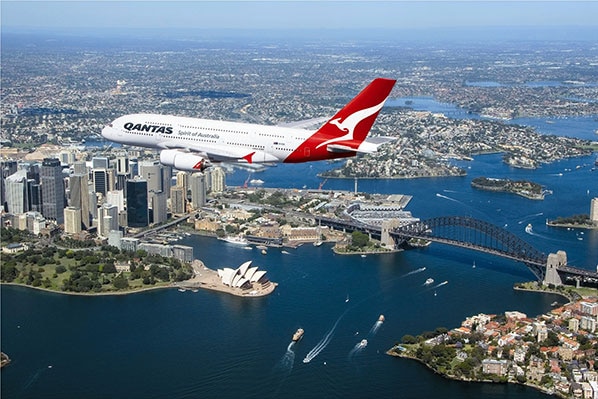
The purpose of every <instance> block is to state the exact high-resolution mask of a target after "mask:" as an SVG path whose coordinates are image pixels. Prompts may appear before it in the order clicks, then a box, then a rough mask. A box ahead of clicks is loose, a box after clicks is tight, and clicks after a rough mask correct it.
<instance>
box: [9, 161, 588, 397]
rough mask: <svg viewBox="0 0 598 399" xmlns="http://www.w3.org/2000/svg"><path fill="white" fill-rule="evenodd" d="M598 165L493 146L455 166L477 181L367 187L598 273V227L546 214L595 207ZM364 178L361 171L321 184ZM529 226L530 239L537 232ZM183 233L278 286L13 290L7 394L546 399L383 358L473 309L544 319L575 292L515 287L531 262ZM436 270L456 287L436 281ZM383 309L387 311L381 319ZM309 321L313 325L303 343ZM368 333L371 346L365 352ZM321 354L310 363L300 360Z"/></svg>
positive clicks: (285, 174)
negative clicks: (524, 161)
mask: <svg viewBox="0 0 598 399" xmlns="http://www.w3.org/2000/svg"><path fill="white" fill-rule="evenodd" d="M593 161H594V157H583V158H576V159H570V160H564V161H560V162H556V163H554V164H550V165H545V166H543V167H542V168H540V169H538V170H521V169H513V168H510V167H508V166H507V165H505V164H503V163H502V162H501V156H500V155H498V154H496V155H485V156H479V157H476V158H475V159H474V160H473V161H471V162H459V163H458V164H459V165H460V166H462V167H464V168H466V169H467V170H468V175H467V176H466V177H454V178H436V179H417V180H361V181H358V190H359V191H360V192H370V193H383V194H384V193H387V194H391V193H392V194H396V193H400V194H409V195H412V196H413V200H412V201H411V203H410V204H409V206H408V208H407V209H408V210H410V211H411V212H412V213H413V215H414V216H416V217H419V218H422V219H425V218H429V217H433V216H439V215H469V216H473V217H476V218H480V219H484V220H486V221H489V222H491V223H493V224H496V225H499V226H502V227H505V228H506V229H508V230H509V231H511V232H513V233H514V234H517V235H519V236H520V237H522V238H524V239H525V240H526V241H528V242H529V243H530V244H532V245H534V246H536V247H537V248H538V249H540V250H542V251H544V252H554V251H557V250H559V249H562V250H565V251H567V254H568V257H569V263H570V264H572V265H575V266H577V267H584V268H588V269H594V268H595V267H596V264H598V231H596V230H594V231H588V230H586V231H582V230H567V229H557V228H549V227H547V226H546V225H545V220H546V218H554V217H556V216H569V215H573V214H579V213H589V206H590V200H591V198H592V197H596V196H598V184H597V182H598V171H593V170H592V164H593ZM331 167H334V164H329V163H325V162H320V163H311V164H298V165H281V166H278V167H273V168H269V169H267V170H266V171H264V172H261V173H255V174H254V175H253V177H254V178H260V179H262V180H264V181H265V183H264V185H265V186H266V187H285V188H295V189H297V190H301V189H303V188H304V187H305V188H311V189H313V188H317V187H318V186H319V185H320V183H322V181H323V179H321V178H318V177H317V173H319V172H321V171H323V170H326V169H328V168H331ZM476 176H490V177H510V178H513V179H531V180H533V181H536V182H538V183H540V184H543V185H545V186H546V188H547V189H550V190H553V192H554V194H552V195H549V196H547V197H546V199H545V200H544V201H531V200H526V199H524V198H521V197H518V196H515V195H509V194H504V193H490V192H485V191H478V190H473V189H472V188H471V187H470V182H471V179H473V178H474V177H476ZM247 177H248V172H247V171H236V172H235V173H233V174H232V175H229V176H227V183H228V184H229V185H242V184H243V182H244V181H245V180H246V179H247ZM353 188H354V182H353V180H335V179H329V180H327V181H326V182H325V183H324V185H323V189H332V190H339V189H342V190H353ZM528 223H532V225H533V234H527V233H525V230H524V229H525V226H526V225H527V224H528ZM582 233H583V234H582ZM180 243H182V244H186V245H192V246H193V247H194V248H195V255H196V257H197V258H199V259H201V260H203V261H204V262H205V263H206V265H207V266H208V267H210V268H214V269H215V268H219V267H225V266H228V267H235V266H238V265H239V264H241V263H242V262H244V261H246V260H253V262H254V264H255V265H257V266H259V267H260V268H261V269H264V270H267V275H268V276H269V278H270V279H271V280H272V281H274V282H277V283H278V284H279V286H278V287H277V288H276V290H275V291H274V293H273V294H272V295H270V296H268V297H265V298H251V299H249V298H237V297H233V296H229V295H226V294H222V293H217V292H210V291H202V290H200V291H199V292H197V293H193V292H190V291H187V292H184V293H181V292H178V291H177V290H176V289H164V290H156V291H151V292H144V293H139V294H134V295H127V296H109V297H76V296H67V295H60V294H56V293H47V292H39V291H34V290H31V289H28V288H23V287H13V286H3V287H2V290H1V300H2V302H1V306H2V309H1V310H2V325H1V329H2V330H1V333H2V350H3V351H5V352H7V353H8V354H9V355H10V356H11V358H12V359H13V362H12V363H11V364H10V366H8V367H7V368H5V369H4V370H3V371H2V387H1V394H2V398H3V399H4V398H107V397H109V398H165V397H168V398H240V397H241V398H323V397H324V398H327V397H343V398H364V397H381V398H386V397H402V398H427V397H438V396H439V395H441V397H443V398H480V397H484V398H525V399H530V398H541V397H545V396H544V395H542V394H541V393H539V392H537V391H535V390H533V389H529V388H525V387H520V386H512V385H492V384H468V383H461V382H455V381H449V380H445V379H443V378H441V377H439V376H437V375H435V374H433V373H432V372H430V371H429V370H428V369H426V368H425V367H423V366H422V365H420V364H418V363H416V362H413V361H409V360H405V359H396V358H392V357H390V356H387V355H385V354H384V352H385V351H386V350H387V349H389V348H390V347H391V346H392V345H393V344H394V343H395V342H397V341H398V340H400V339H401V337H402V336H403V335H405V334H411V335H417V334H419V333H421V332H423V331H426V330H433V329H435V328H436V327H439V326H444V327H454V326H457V325H459V324H460V322H461V321H462V320H463V319H464V318H465V317H467V316H469V315H472V314H477V313H479V312H485V313H501V312H504V311H506V310H520V311H523V312H525V313H527V314H529V315H530V316H534V315H537V314H540V313H543V312H545V311H547V310H548V309H550V304H551V303H552V302H553V301H555V300H560V301H562V299H561V298H559V297H557V296H554V295H548V294H534V293H527V292H518V291H514V290H513V289H512V286H513V284H514V283H515V282H519V281H528V280H532V279H533V278H534V276H533V275H532V273H531V272H530V271H529V270H528V269H527V268H526V267H525V266H524V265H522V264H519V263H515V262H512V261H509V260H505V259H502V258H498V257H493V256H490V255H485V254H480V253H477V252H472V251H468V250H465V249H458V248H453V247H448V246H443V245H439V244H433V245H431V246H430V247H428V248H426V249H422V250H413V251H406V252H400V253H394V254H388V255H376V256H374V255H368V256H367V257H365V258H362V257H359V256H339V255H335V254H334V253H333V252H332V251H331V250H330V246H328V245H323V246H321V247H313V246H311V245H305V246H303V247H300V248H298V249H296V250H288V251H289V252H290V254H283V253H282V252H281V250H279V249H270V250H269V251H268V255H266V256H264V255H261V254H260V252H259V251H258V250H256V249H254V250H252V251H248V250H245V249H242V248H239V247H238V246H234V245H229V244H227V243H225V242H222V241H218V240H215V239H211V238H206V237H199V236H191V237H187V238H185V239H184V240H183V241H182V242H180ZM473 262H475V264H476V268H472V265H473ZM422 267H425V268H426V270H425V271H423V272H417V270H418V269H420V268H422ZM429 277H432V278H433V279H434V280H435V282H436V285H437V284H439V283H441V282H443V281H448V284H446V285H442V286H439V287H437V288H433V287H426V286H424V285H423V283H424V281H425V280H426V279H427V278H429ZM435 293H436V295H434V294H435ZM347 297H348V298H350V299H349V301H348V302H346V298H347ZM380 314H384V315H385V317H386V321H385V322H384V323H383V324H382V325H381V326H376V320H377V318H378V316H379V315H380ZM299 327H302V328H304V329H305V336H304V338H303V339H302V340H301V341H300V342H298V343H296V344H292V345H291V336H292V334H293V333H294V332H295V330H296V329H297V328H299ZM376 327H377V328H376ZM364 338H365V339H367V340H368V345H367V346H366V347H365V348H358V347H356V345H357V344H358V343H359V342H360V341H361V340H362V339H364ZM309 353H311V354H312V355H311V356H310V357H312V360H311V361H310V362H309V363H303V362H302V360H303V359H304V358H305V357H306V356H307V355H308V354H309Z"/></svg>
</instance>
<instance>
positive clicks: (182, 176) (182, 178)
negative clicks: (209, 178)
mask: <svg viewBox="0 0 598 399" xmlns="http://www.w3.org/2000/svg"><path fill="white" fill-rule="evenodd" d="M176 185H177V186H178V187H183V189H184V190H185V196H186V195H187V191H189V173H188V172H184V171H182V170H181V171H178V172H177V174H176Z"/></svg>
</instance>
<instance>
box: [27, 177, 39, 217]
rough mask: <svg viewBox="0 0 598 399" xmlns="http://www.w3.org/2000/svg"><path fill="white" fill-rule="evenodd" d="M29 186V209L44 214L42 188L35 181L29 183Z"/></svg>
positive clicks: (31, 180) (30, 180)
mask: <svg viewBox="0 0 598 399" xmlns="http://www.w3.org/2000/svg"><path fill="white" fill-rule="evenodd" d="M27 184H28V185H29V209H30V210H32V211H35V212H39V213H41V212H42V186H41V184H39V182H36V181H35V180H33V179H29V180H28V181H27Z"/></svg>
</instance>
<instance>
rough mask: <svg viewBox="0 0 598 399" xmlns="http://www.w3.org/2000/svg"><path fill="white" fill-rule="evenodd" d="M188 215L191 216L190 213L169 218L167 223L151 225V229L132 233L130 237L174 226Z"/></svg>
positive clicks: (142, 235)
mask: <svg viewBox="0 0 598 399" xmlns="http://www.w3.org/2000/svg"><path fill="white" fill-rule="evenodd" d="M190 217H191V215H185V216H182V217H180V218H177V219H173V220H171V221H170V222H168V223H164V224H161V225H159V226H156V227H152V228H151V229H148V230H143V231H140V232H139V233H137V234H134V235H133V236H132V237H133V238H141V237H145V236H147V235H150V234H154V233H155V232H157V231H160V230H164V229H167V228H169V227H172V226H174V225H175V224H179V223H181V222H184V221H185V220H187V219H189V218H190Z"/></svg>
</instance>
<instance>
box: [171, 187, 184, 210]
mask: <svg viewBox="0 0 598 399" xmlns="http://www.w3.org/2000/svg"><path fill="white" fill-rule="evenodd" d="M186 204H187V198H186V191H185V189H184V188H183V187H180V186H175V187H171V188H170V211H171V212H172V213H173V214H175V215H182V214H184V213H185V209H186V207H185V205H186Z"/></svg>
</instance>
